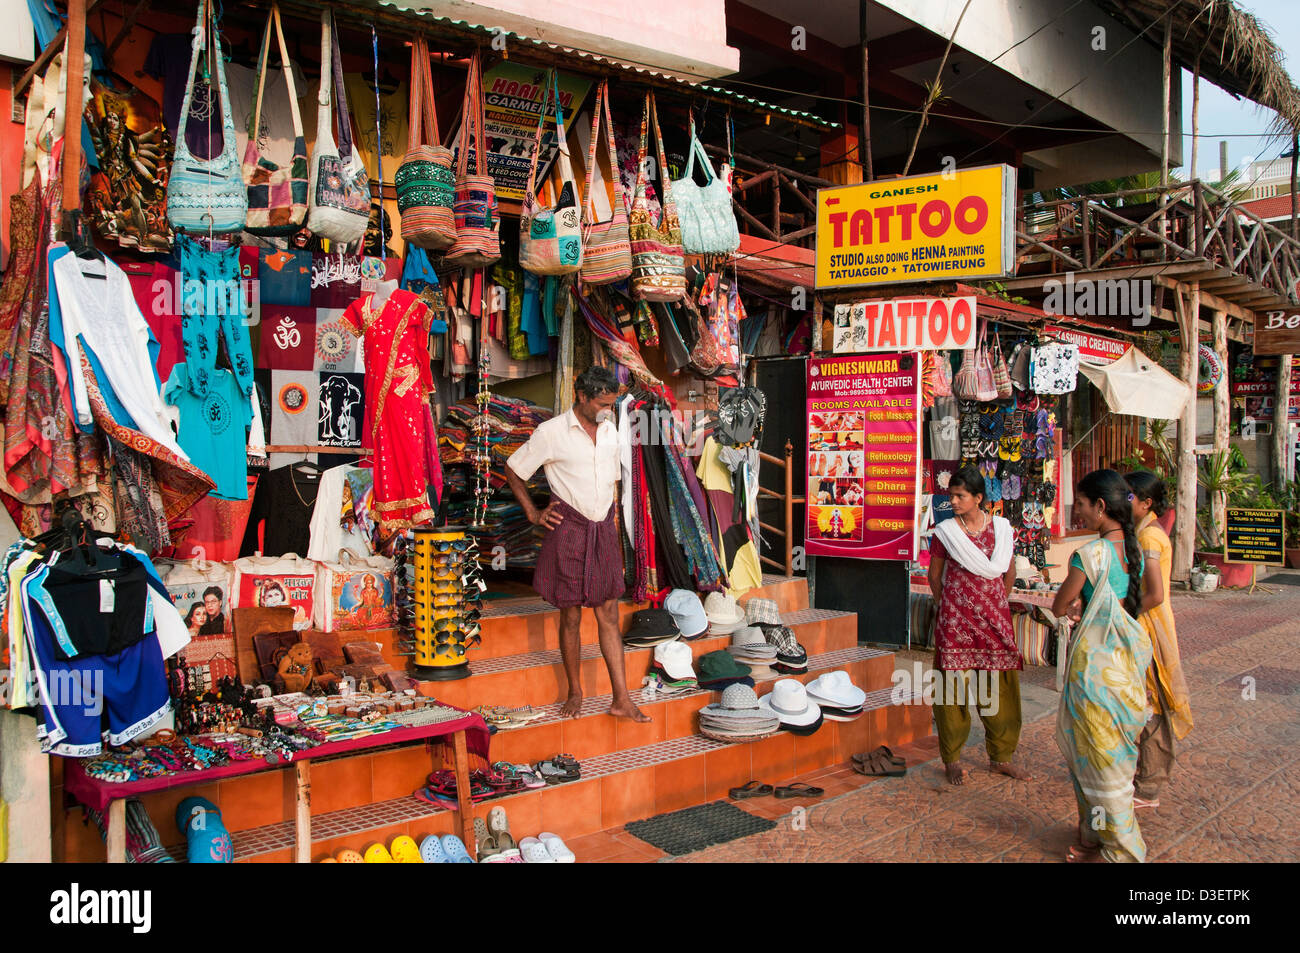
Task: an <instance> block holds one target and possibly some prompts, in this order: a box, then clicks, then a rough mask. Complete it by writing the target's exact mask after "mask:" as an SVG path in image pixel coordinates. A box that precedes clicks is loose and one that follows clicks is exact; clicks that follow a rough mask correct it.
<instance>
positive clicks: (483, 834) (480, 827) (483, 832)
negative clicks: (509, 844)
mask: <svg viewBox="0 0 1300 953" xmlns="http://www.w3.org/2000/svg"><path fill="white" fill-rule="evenodd" d="M474 850H475V851H476V852H477V854H478V860H479V863H486V862H487V860H488V858H490V857H494V856H496V855H497V854H499V853H501V848H500V847H498V846H497V839H496V838H495V837H493V836H492V835H491V834H490V833H488V828H487V821H485V820H483V818H481V817H476V818H474Z"/></svg>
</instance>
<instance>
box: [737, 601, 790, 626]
mask: <svg viewBox="0 0 1300 953" xmlns="http://www.w3.org/2000/svg"><path fill="white" fill-rule="evenodd" d="M780 624H781V610H780V609H779V608H778V607H777V604H776V600H775V599H750V600H749V601H748V602H746V603H745V625H780Z"/></svg>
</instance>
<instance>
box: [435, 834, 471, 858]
mask: <svg viewBox="0 0 1300 953" xmlns="http://www.w3.org/2000/svg"><path fill="white" fill-rule="evenodd" d="M442 852H443V854H444V855H446V857H447V863H449V864H472V863H474V858H473V857H471V856H470V855H469V851H467V850H466V849H465V842H464V841H463V840H461V839H460V838H459V837H457V836H456V835H455V834H443V835H442Z"/></svg>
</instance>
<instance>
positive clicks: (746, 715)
mask: <svg viewBox="0 0 1300 953" xmlns="http://www.w3.org/2000/svg"><path fill="white" fill-rule="evenodd" d="M780 727H781V721H780V719H779V718H777V717H776V716H775V715H773V714H772V713H771V712H769V711H765V710H764V709H763V707H762V706H761V705H760V704H759V700H758V695H756V694H755V693H754V689H753V688H752V687H750V686H748V685H730V686H728V687H727V689H726V691H724V692H723V693H722V700H721V701H719V702H714V703H713V704H711V705H705V706H704V707H703V708H701V709H700V733H701V734H703V735H705V736H706V737H712V738H720V739H722V740H736V739H739V738H741V737H744V738H754V739H757V738H760V737H763V736H767V735H772V734H775V733H776V731H777V730H778V729H779V728H780Z"/></svg>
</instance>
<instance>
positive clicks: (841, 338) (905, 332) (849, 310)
mask: <svg viewBox="0 0 1300 953" xmlns="http://www.w3.org/2000/svg"><path fill="white" fill-rule="evenodd" d="M834 327H835V331H834V334H835V337H834V340H833V342H832V345H831V350H832V351H834V352H835V353H836V354H857V353H862V352H866V351H897V350H900V349H906V350H910V351H964V350H967V349H969V348H973V347H974V346H975V297H974V296H973V295H967V296H965V297H960V298H894V299H892V300H890V299H887V298H882V299H879V300H876V301H856V302H854V303H852V304H837V305H836V306H835V316H834Z"/></svg>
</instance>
